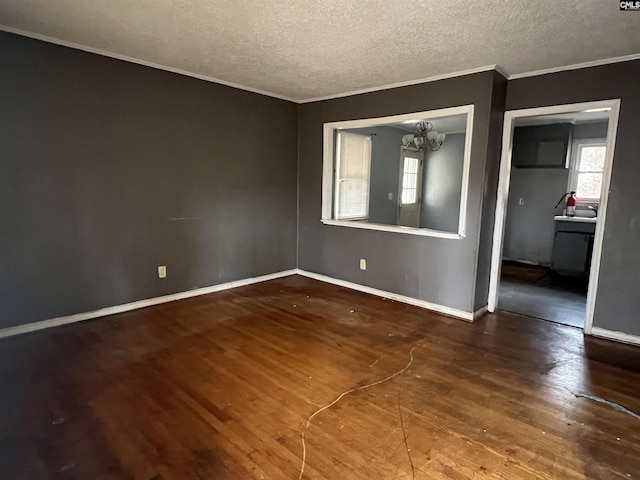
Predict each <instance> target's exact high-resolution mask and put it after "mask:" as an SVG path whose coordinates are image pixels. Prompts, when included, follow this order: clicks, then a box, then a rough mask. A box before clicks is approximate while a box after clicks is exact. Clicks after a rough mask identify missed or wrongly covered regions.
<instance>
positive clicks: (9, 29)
mask: <svg viewBox="0 0 640 480" xmlns="http://www.w3.org/2000/svg"><path fill="white" fill-rule="evenodd" d="M0 31H2V32H8V33H15V34H16V35H21V36H23V37H28V38H33V39H34V40H41V41H43V42H48V43H53V44H55V45H61V46H63V47H69V48H75V49H76V50H82V51H84V52H89V53H95V54H96V55H102V56H104V57H109V58H115V59H117V60H123V61H125V62H130V63H137V64H138V65H144V66H145V67H151V68H156V69H158V70H165V71H167V72H171V73H177V74H179V75H185V76H187V77H193V78H197V79H198V80H204V81H207V82H212V83H218V84H220V85H226V86H228V87H233V88H238V89H240V90H246V91H248V92H253V93H259V94H260V95H266V96H268V97H274V98H279V99H280V100H287V101H289V102H293V103H299V102H298V101H297V100H295V99H293V98H289V97H285V96H284V95H278V94H277V93H273V92H265V91H264V90H260V89H257V88H252V87H247V86H246V85H239V84H237V83H233V82H227V81H225V80H220V79H219V78H214V77H208V76H206V75H200V74H198V73H193V72H187V71H185V70H180V69H179V68H173V67H168V66H166V65H158V64H157V63H153V62H147V61H146V60H140V59H139V58H133V57H128V56H127V55H120V54H119V53H113V52H107V51H106V50H101V49H99V48H93V47H87V46H84V45H80V44H78V43H73V42H67V41H66V40H60V39H59V38H53V37H48V36H46V35H40V34H38V33H33V32H25V31H24V30H20V29H18V28H12V27H8V26H6V25H0Z"/></svg>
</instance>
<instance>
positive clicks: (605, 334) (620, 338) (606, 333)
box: [589, 327, 640, 346]
mask: <svg viewBox="0 0 640 480" xmlns="http://www.w3.org/2000/svg"><path fill="white" fill-rule="evenodd" d="M589 335H592V336H594V337H600V338H605V339H607V340H614V341H616V342H622V343H628V344H629V345H638V346H640V337H639V336H637V335H631V334H629V333H624V332H616V331H613V330H607V329H605V328H600V327H592V328H591V332H589Z"/></svg>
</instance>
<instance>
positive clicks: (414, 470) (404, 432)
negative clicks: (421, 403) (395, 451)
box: [397, 388, 416, 480]
mask: <svg viewBox="0 0 640 480" xmlns="http://www.w3.org/2000/svg"><path fill="white" fill-rule="evenodd" d="M397 404H398V417H399V418H400V428H402V437H403V439H404V447H405V448H406V450H407V457H409V464H410V465H411V478H413V480H415V478H416V469H415V467H414V466H413V458H411V449H410V448H409V444H408V443H407V431H406V430H405V428H404V419H403V418H402V407H401V406H400V388H398V401H397Z"/></svg>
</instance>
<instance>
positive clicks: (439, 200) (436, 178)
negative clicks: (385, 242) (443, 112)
mask: <svg viewBox="0 0 640 480" xmlns="http://www.w3.org/2000/svg"><path fill="white" fill-rule="evenodd" d="M464 139H465V134H464V133H457V134H452V135H447V137H446V139H445V141H444V142H443V143H442V146H441V147H440V149H439V150H436V151H432V152H425V161H424V172H423V180H422V190H423V192H424V195H423V196H422V205H421V209H420V227H422V228H430V229H432V230H442V231H445V232H455V233H457V232H458V224H459V218H460V195H461V193H462V171H463V167H464Z"/></svg>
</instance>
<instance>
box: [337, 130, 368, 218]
mask: <svg viewBox="0 0 640 480" xmlns="http://www.w3.org/2000/svg"><path fill="white" fill-rule="evenodd" d="M337 153H338V156H337V164H338V165H337V167H338V168H337V171H336V176H337V183H336V193H337V208H336V209H337V211H336V218H337V219H338V220H341V219H362V218H366V217H367V215H368V214H369V178H370V169H371V139H370V138H369V137H368V136H366V135H359V134H355V133H351V132H340V133H338V152H337Z"/></svg>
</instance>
